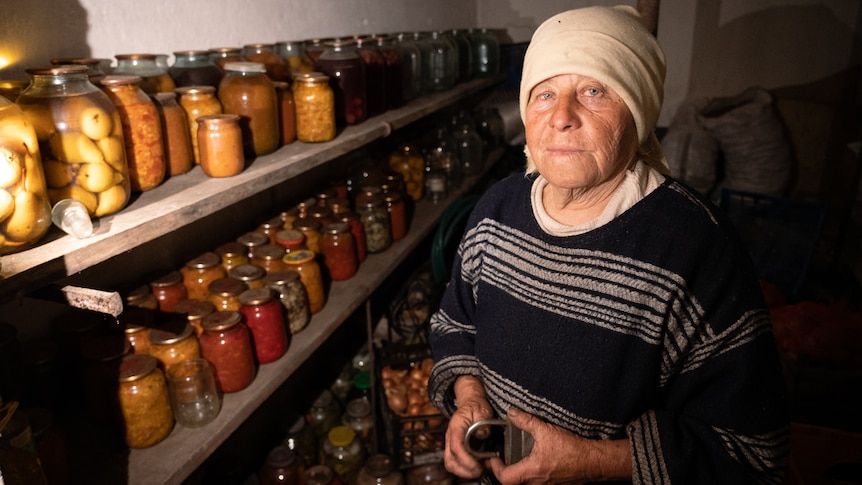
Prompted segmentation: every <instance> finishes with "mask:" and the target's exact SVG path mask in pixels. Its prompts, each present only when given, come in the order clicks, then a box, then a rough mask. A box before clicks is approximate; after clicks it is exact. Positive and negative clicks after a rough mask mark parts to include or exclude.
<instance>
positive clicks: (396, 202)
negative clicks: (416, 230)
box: [383, 192, 407, 241]
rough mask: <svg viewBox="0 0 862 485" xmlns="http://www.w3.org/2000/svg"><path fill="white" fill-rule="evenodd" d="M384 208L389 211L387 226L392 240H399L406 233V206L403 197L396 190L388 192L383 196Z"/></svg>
mask: <svg viewBox="0 0 862 485" xmlns="http://www.w3.org/2000/svg"><path fill="white" fill-rule="evenodd" d="M383 200H384V201H385V202H386V210H387V211H388V212H389V228H390V229H391V233H392V240H393V241H400V240H401V239H404V237H405V236H406V235H407V206H406V205H405V204H404V197H402V196H401V194H400V193H398V192H389V193H387V194H385V195H384V196H383Z"/></svg>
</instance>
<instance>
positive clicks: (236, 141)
mask: <svg viewBox="0 0 862 485" xmlns="http://www.w3.org/2000/svg"><path fill="white" fill-rule="evenodd" d="M197 123H198V133H197V135H198V154H199V155H200V165H201V170H203V172H204V173H205V174H206V175H208V176H210V177H233V176H234V175H237V174H239V173H241V172H242V171H243V169H245V154H244V153H243V143H244V141H243V136H244V135H243V133H242V128H241V126H242V123H241V122H240V116H239V115H236V114H227V113H225V114H220V115H208V116H200V117H198V119H197Z"/></svg>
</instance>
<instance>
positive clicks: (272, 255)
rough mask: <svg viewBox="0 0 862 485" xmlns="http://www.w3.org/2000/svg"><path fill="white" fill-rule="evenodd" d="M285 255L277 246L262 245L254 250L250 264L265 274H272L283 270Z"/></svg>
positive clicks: (282, 249)
mask: <svg viewBox="0 0 862 485" xmlns="http://www.w3.org/2000/svg"><path fill="white" fill-rule="evenodd" d="M285 254H287V251H286V250H285V249H284V247H282V246H280V245H278V244H264V245H263V246H261V247H259V248H257V249H255V250H254V257H253V258H252V259H251V262H252V264H256V265H258V266H260V267H261V268H263V269H264V271H266V272H267V273H274V272H276V271H282V270H284V269H285V264H284V261H283V258H284V255H285Z"/></svg>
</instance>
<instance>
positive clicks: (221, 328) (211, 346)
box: [200, 310, 255, 393]
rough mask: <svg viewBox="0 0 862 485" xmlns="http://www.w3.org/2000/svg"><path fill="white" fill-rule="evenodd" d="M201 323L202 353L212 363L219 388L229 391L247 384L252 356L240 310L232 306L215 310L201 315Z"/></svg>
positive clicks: (249, 334) (236, 389)
mask: <svg viewBox="0 0 862 485" xmlns="http://www.w3.org/2000/svg"><path fill="white" fill-rule="evenodd" d="M201 327H202V328H203V333H201V336H200V343H201V355H202V356H203V358H204V359H206V360H208V361H210V363H211V364H212V365H213V373H214V374H215V381H216V386H217V387H218V389H219V391H221V392H224V393H230V392H237V391H241V390H243V389H245V388H246V387H248V386H249V385H250V384H251V383H252V381H253V380H254V376H255V360H254V359H255V356H254V348H253V347H252V339H251V333H249V330H248V327H247V326H246V325H245V323H243V322H242V314H241V313H240V312H238V311H233V310H227V311H219V312H214V313H211V314H209V315H207V316H206V317H205V318H204V319H203V322H201Z"/></svg>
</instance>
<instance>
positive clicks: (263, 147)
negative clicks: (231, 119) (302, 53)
mask: <svg viewBox="0 0 862 485" xmlns="http://www.w3.org/2000/svg"><path fill="white" fill-rule="evenodd" d="M224 69H225V74H224V77H223V78H222V80H221V83H219V88H218V98H219V100H220V101H221V104H222V108H223V110H224V112H225V113H230V114H235V115H239V116H240V117H242V118H243V122H242V123H241V124H240V126H241V127H242V139H243V144H244V146H245V154H246V156H261V155H266V154H268V153H272V152H274V151H275V150H276V148H278V138H279V134H278V132H279V127H278V99H277V97H276V94H275V87H274V86H273V84H272V80H271V79H270V78H269V76H267V71H266V66H265V65H264V64H263V63H260V62H228V63H227V64H225V65H224Z"/></svg>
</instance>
